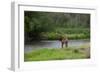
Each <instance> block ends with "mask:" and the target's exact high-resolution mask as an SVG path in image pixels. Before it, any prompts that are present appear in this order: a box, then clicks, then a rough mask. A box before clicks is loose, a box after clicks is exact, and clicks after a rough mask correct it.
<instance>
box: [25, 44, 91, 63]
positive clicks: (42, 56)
mask: <svg viewBox="0 0 100 73" xmlns="http://www.w3.org/2000/svg"><path fill="white" fill-rule="evenodd" d="M87 50H88V51H87ZM86 58H90V51H89V46H88V45H87V46H81V47H68V48H60V49H56V48H55V49H54V48H52V49H48V48H42V49H38V50H33V51H31V52H28V53H25V54H24V61H25V62H26V61H45V60H64V59H86Z"/></svg>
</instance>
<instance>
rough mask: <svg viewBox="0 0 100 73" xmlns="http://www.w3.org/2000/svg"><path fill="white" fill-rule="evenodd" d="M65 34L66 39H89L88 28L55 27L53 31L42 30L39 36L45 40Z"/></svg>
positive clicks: (54, 38)
mask: <svg viewBox="0 0 100 73" xmlns="http://www.w3.org/2000/svg"><path fill="white" fill-rule="evenodd" d="M63 35H66V36H67V37H68V39H89V38H90V29H89V28H56V29H55V31H53V32H43V33H41V36H42V37H43V38H44V39H47V40H58V39H59V37H60V36H63Z"/></svg>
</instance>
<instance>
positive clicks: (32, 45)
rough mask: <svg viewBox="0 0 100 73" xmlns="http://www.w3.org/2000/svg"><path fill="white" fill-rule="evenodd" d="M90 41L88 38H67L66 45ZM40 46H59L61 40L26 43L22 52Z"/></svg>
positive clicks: (77, 44)
mask: <svg viewBox="0 0 100 73" xmlns="http://www.w3.org/2000/svg"><path fill="white" fill-rule="evenodd" d="M88 43H90V41H89V40H69V41H68V46H73V47H74V46H75V47H76V46H81V45H84V44H88ZM42 48H57V49H59V48H61V42H60V41H58V40H51V41H50V40H49V41H39V42H33V43H32V44H31V45H29V44H27V45H25V46H24V52H30V51H32V50H35V49H42Z"/></svg>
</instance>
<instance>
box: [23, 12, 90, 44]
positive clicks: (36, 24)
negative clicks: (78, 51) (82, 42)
mask: <svg viewBox="0 0 100 73" xmlns="http://www.w3.org/2000/svg"><path fill="white" fill-rule="evenodd" d="M24 16H25V19H24V23H25V26H24V31H25V43H30V42H32V41H34V40H36V41H37V40H58V39H59V37H60V36H61V35H66V36H67V37H68V38H69V39H89V38H90V15H89V14H79V13H60V12H37V11H34V12H33V11H25V12H24Z"/></svg>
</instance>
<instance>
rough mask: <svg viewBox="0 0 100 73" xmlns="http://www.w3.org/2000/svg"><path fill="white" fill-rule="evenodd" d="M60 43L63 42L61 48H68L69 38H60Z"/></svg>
mask: <svg viewBox="0 0 100 73" xmlns="http://www.w3.org/2000/svg"><path fill="white" fill-rule="evenodd" d="M59 40H60V42H61V48H64V45H65V47H68V38H67V37H60V39H59Z"/></svg>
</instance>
